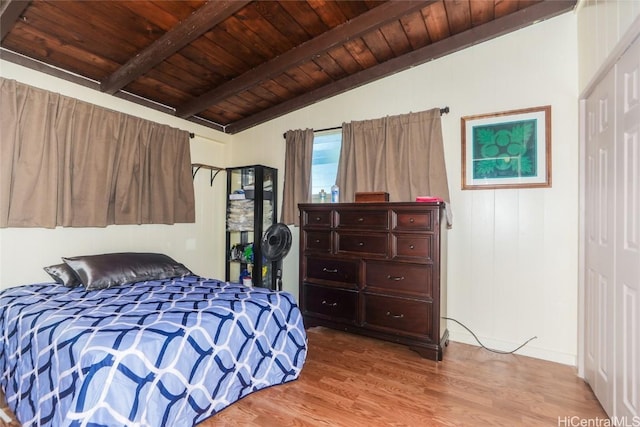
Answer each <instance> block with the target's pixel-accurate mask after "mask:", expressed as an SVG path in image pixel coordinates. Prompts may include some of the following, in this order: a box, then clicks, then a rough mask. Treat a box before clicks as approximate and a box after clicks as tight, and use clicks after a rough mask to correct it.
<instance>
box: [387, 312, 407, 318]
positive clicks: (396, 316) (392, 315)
mask: <svg viewBox="0 0 640 427" xmlns="http://www.w3.org/2000/svg"><path fill="white" fill-rule="evenodd" d="M387 316H389V317H393V318H394V319H402V318H403V317H404V314H391V312H390V311H387Z"/></svg>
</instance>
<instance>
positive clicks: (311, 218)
mask: <svg viewBox="0 0 640 427" xmlns="http://www.w3.org/2000/svg"><path fill="white" fill-rule="evenodd" d="M301 217H302V226H303V227H322V228H329V227H331V209H324V210H305V211H302V214H301Z"/></svg>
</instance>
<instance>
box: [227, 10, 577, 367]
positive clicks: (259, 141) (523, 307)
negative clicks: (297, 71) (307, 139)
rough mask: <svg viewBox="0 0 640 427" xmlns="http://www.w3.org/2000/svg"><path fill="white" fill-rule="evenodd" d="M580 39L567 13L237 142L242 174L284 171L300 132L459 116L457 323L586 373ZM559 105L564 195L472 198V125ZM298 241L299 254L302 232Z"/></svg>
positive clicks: (454, 330) (499, 344) (291, 282)
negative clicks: (467, 151) (472, 120)
mask: <svg viewBox="0 0 640 427" xmlns="http://www.w3.org/2000/svg"><path fill="white" fill-rule="evenodd" d="M576 34H577V26H576V17H575V15H574V14H573V13H567V14H564V15H561V16H559V17H556V18H553V19H551V20H549V21H545V22H542V23H539V24H536V25H534V26H531V27H527V28H524V29H522V30H520V31H517V32H515V33H511V34H509V35H507V36H504V37H500V38H498V39H494V40H492V41H489V42H486V43H482V44H479V45H477V46H474V47H471V48H469V49H466V50H464V51H462V52H458V53H456V54H453V55H449V56H447V57H445V58H441V59H438V60H435V61H432V62H430V63H427V64H424V65H422V66H418V67H415V68H412V69H410V70H408V71H405V72H403V73H399V74H397V75H395V76H391V77H388V78H386V79H383V80H381V81H378V82H374V83H371V84H369V85H366V86H363V87H361V88H358V89H355V90H353V91H350V92H348V93H345V94H342V95H338V96H335V97H333V98H331V99H329V100H326V101H323V102H320V103H317V104H314V105H312V106H309V107H307V108H305V109H302V110H299V111H296V112H294V113H291V114H288V115H286V116H284V117H281V118H278V119H276V120H272V121H271V122H268V123H266V124H264V125H261V126H258V127H255V128H253V129H250V130H247V131H245V132H242V133H240V134H238V135H236V136H234V141H233V150H232V153H231V162H232V163H237V164H251V163H264V164H267V165H269V166H274V167H277V168H278V169H279V170H280V171H282V170H283V168H284V139H283V137H282V134H283V132H285V131H286V130H288V129H303V128H307V127H310V128H316V129H320V128H325V127H332V126H339V125H340V124H341V123H342V122H345V121H351V120H361V119H370V118H377V117H382V116H385V115H393V114H404V113H407V112H409V111H421V110H426V109H429V108H433V107H444V106H449V107H450V109H451V112H450V113H449V114H447V115H445V116H443V118H442V124H443V134H444V135H443V136H444V141H445V158H446V163H447V169H448V177H449V187H450V192H451V201H452V207H453V214H454V225H453V229H452V230H451V231H450V232H449V233H450V234H449V265H448V268H449V270H448V271H449V287H448V290H449V292H448V296H449V307H448V313H449V316H451V317H454V318H456V319H458V320H460V321H461V322H463V323H465V324H466V325H467V326H468V327H469V328H471V329H472V330H473V331H474V332H475V333H476V334H477V335H478V336H479V337H480V339H481V340H482V341H483V342H484V343H485V344H486V345H488V346H490V347H495V348H499V349H503V350H511V349H513V348H515V347H516V346H518V345H519V344H521V343H522V342H524V341H525V340H526V339H528V338H530V337H532V336H537V337H538V338H537V339H536V340H534V341H532V342H531V343H530V344H528V345H527V346H526V347H525V348H524V349H523V350H521V353H523V354H528V355H532V356H536V357H540V358H544V359H549V360H555V361H559V362H562V363H567V364H575V361H576V351H577V341H576V338H577V323H576V321H577V278H578V273H577V258H578V224H577V219H578V212H577V211H578V160H577V156H578V131H577V129H578V126H577V111H578V110H577V94H578V84H577V79H576V75H577V44H576ZM547 104H550V105H551V106H552V145H553V149H552V156H553V159H552V163H553V186H552V188H549V189H521V190H473V191H471V190H467V191H462V190H461V167H460V162H461V148H460V147H461V140H460V118H461V117H462V116H467V115H474V114H481V113H490V112H498V111H505V110H512V109H518V108H527V107H535V106H541V105H547ZM256 146H258V147H260V149H259V150H256V149H255V147H256ZM281 175H282V174H281ZM281 180H282V177H281ZM281 184H282V183H281ZM280 188H282V186H281V187H280ZM294 235H295V238H296V240H295V244H297V242H298V239H297V238H298V229H294ZM296 249H297V248H296ZM297 257H298V251H297V250H292V251H291V252H290V254H289V255H288V256H287V258H286V259H285V262H284V268H285V272H284V288H285V289H286V290H289V291H291V292H293V293H295V294H296V295H297V293H298V260H297ZM449 329H450V331H451V338H452V339H453V340H455V341H462V342H468V343H475V341H474V340H473V338H472V337H471V335H470V334H469V333H467V332H466V331H465V330H463V329H462V328H460V327H459V326H457V325H455V324H451V325H450V328H449Z"/></svg>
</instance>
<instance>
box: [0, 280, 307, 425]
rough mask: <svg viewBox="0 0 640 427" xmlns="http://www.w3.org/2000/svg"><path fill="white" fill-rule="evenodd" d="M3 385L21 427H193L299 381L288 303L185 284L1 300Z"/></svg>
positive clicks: (270, 295)
mask: <svg viewBox="0 0 640 427" xmlns="http://www.w3.org/2000/svg"><path fill="white" fill-rule="evenodd" d="M0 329H1V333H2V336H1V339H0V386H1V387H2V388H3V389H4V390H5V394H6V397H7V403H8V406H9V407H10V408H11V409H12V410H13V411H14V412H15V414H16V416H17V417H18V419H19V420H20V422H21V423H22V424H23V425H25V426H53V427H62V426H91V427H98V426H105V427H114V426H141V427H142V426H148V427H156V426H157V427H160V426H167V427H174V426H175V427H182V426H185V427H187V426H194V425H195V424H197V423H199V422H201V421H203V420H204V419H206V418H208V417H209V416H211V415H212V414H215V413H217V412H218V411H220V410H221V409H223V408H225V407H226V406H228V405H230V404H231V403H233V402H235V401H236V400H238V399H240V398H242V397H244V396H246V395H247V394H249V393H251V392H253V391H256V390H260V389H262V388H265V387H269V386H272V385H276V384H283V383H285V382H288V381H292V380H294V379H296V378H298V376H299V374H300V370H301V369H302V366H303V364H304V362H305V358H306V354H307V338H306V333H305V330H304V327H303V323H302V316H301V314H300V310H299V309H298V306H297V305H296V303H295V300H294V298H293V296H292V295H291V294H289V293H287V292H276V291H270V290H267V289H262V288H247V287H244V286H241V285H239V284H230V283H225V282H221V281H218V280H212V279H204V278H201V277H196V276H187V277H184V278H177V279H166V280H162V281H148V282H140V283H135V284H132V285H124V286H117V287H113V288H109V289H102V290H97V291H85V290H84V288H73V289H70V288H66V287H64V286H60V285H56V284H51V283H48V284H37V285H27V286H20V287H15V288H9V289H6V290H4V291H2V292H0Z"/></svg>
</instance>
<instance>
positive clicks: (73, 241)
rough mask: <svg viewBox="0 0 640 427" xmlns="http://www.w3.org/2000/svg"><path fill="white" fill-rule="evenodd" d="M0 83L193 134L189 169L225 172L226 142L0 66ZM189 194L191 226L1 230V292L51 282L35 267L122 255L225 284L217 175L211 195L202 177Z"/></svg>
mask: <svg viewBox="0 0 640 427" xmlns="http://www.w3.org/2000/svg"><path fill="white" fill-rule="evenodd" d="M0 75H1V76H2V77H4V78H7V79H14V80H17V81H20V82H22V83H25V84H29V85H32V86H37V87H40V88H43V89H46V90H50V91H53V92H58V93H62V94H63V95H66V96H72V97H75V98H78V99H82V100H84V101H87V102H91V103H94V104H97V105H101V106H103V107H106V108H111V109H114V110H119V111H124V112H126V113H128V114H131V115H135V116H138V117H142V118H145V119H148V120H153V121H156V122H158V123H164V124H167V125H170V126H173V127H177V128H180V129H184V130H188V131H190V132H194V133H195V134H196V137H195V138H194V139H192V140H191V160H192V162H194V163H205V164H211V165H216V166H221V167H224V166H226V162H227V157H228V145H227V142H228V141H229V140H230V136H229V135H225V134H223V133H220V132H217V131H214V130H212V129H209V128H206V127H203V126H199V125H196V124H193V123H191V122H187V121H185V120H181V119H177V118H175V117H173V116H169V115H167V114H163V113H160V112H158V111H155V110H152V109H149V108H145V107H141V106H139V105H135V104H133V103H130V102H128V101H124V100H122V99H119V98H115V97H112V96H108V95H105V94H102V93H100V92H97V91H93V90H90V89H88V88H85V87H82V86H79V85H75V84H73V83H69V82H66V81H63V80H59V79H56V78H53V77H51V76H48V75H45V74H42V73H38V72H35V71H32V70H29V69H27V68H24V67H20V66H18V65H15V64H12V63H10V62H6V61H0ZM194 188H195V200H196V222H195V223H194V224H177V225H172V226H168V225H127V226H124V225H117V226H108V227H105V228H62V227H58V228H55V229H43V228H6V229H0V289H3V288H7V287H10V286H17V285H20V284H26V283H36V282H44V281H50V277H49V276H48V275H47V274H46V273H45V272H44V271H43V270H42V267H43V266H46V265H51V264H56V263H59V262H61V261H60V257H61V256H74V255H83V254H95V253H104V252H124V251H140V252H144V251H146V252H162V253H166V254H167V255H169V256H171V257H173V258H175V259H177V260H178V261H180V262H183V263H184V264H185V265H186V266H187V267H189V268H191V269H192V270H193V271H194V272H195V273H197V274H201V275H203V276H207V277H216V278H224V253H225V252H224V227H225V225H224V224H225V222H224V221H225V204H224V200H225V193H226V176H225V174H224V172H221V173H220V174H219V175H218V177H217V178H216V180H215V181H214V185H213V187H211V186H210V185H209V171H205V170H201V171H200V172H198V174H197V175H196V178H195V183H194Z"/></svg>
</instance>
